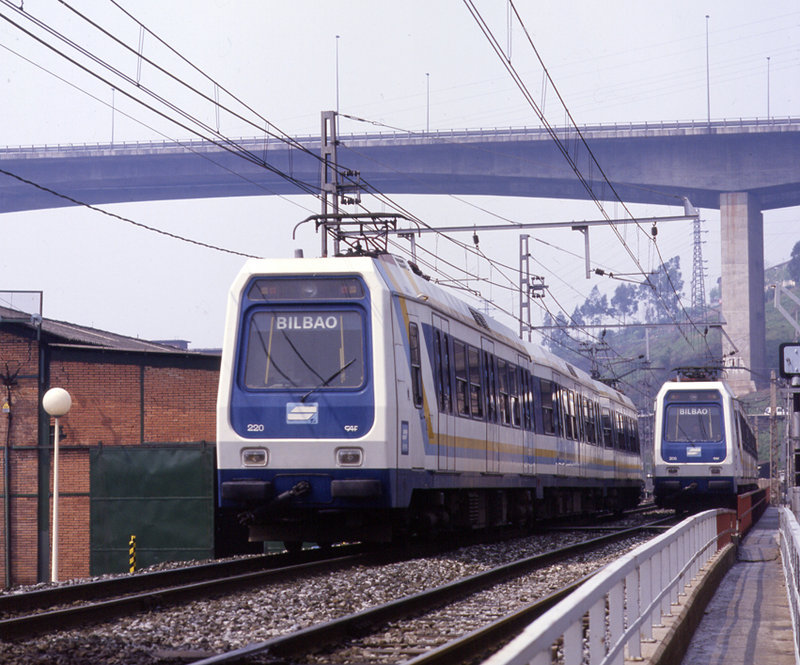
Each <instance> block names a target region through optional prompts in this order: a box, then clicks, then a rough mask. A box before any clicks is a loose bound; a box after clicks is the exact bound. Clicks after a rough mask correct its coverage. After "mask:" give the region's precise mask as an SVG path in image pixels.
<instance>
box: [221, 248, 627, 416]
mask: <svg viewBox="0 0 800 665" xmlns="http://www.w3.org/2000/svg"><path fill="white" fill-rule="evenodd" d="M350 271H355V272H361V273H365V274H366V273H373V274H377V275H380V276H381V278H382V279H383V281H384V282H385V283H386V284H387V285H388V287H389V289H390V290H391V291H392V292H393V293H397V294H400V295H403V296H405V297H407V298H410V299H414V300H420V301H423V302H425V303H427V304H428V305H429V306H431V307H433V308H435V309H438V310H439V311H441V312H442V314H443V315H446V316H449V317H451V318H454V319H458V320H460V321H462V322H463V323H466V324H467V325H470V326H472V327H475V328H478V329H481V328H483V329H485V330H487V331H490V332H491V333H492V337H494V339H496V340H499V341H501V342H503V343H504V344H506V345H508V346H509V347H511V348H514V349H516V350H517V351H518V352H519V353H520V354H522V355H524V356H527V357H529V358H530V359H531V360H532V361H533V362H534V363H536V364H537V365H540V366H543V367H549V368H551V369H553V370H556V371H558V372H559V373H561V374H562V375H563V376H565V377H572V378H574V379H576V380H578V381H581V382H583V383H586V384H590V385H592V386H593V387H594V389H595V390H597V392H599V393H600V394H602V395H604V396H606V397H607V398H608V399H613V400H617V401H623V402H626V403H629V404H630V405H631V406H632V403H631V402H630V400H629V398H628V397H626V396H625V395H624V394H623V393H621V392H620V391H618V390H616V389H614V388H612V387H610V386H609V385H607V384H605V383H602V382H601V381H597V380H596V379H593V378H592V377H591V376H590V375H589V374H588V373H587V372H585V371H584V370H582V369H580V368H579V367H575V366H574V365H572V364H571V363H569V362H567V361H566V360H564V359H563V358H560V357H559V356H557V355H555V354H553V353H551V352H549V351H547V350H546V349H544V348H543V347H541V346H540V345H538V344H534V343H532V342H525V341H523V340H521V339H520V338H519V337H518V336H517V334H516V333H515V332H514V331H512V330H511V328H509V327H508V326H506V325H505V324H503V323H501V322H500V321H497V320H496V319H493V318H492V317H491V316H489V315H488V314H485V313H483V312H480V311H478V310H477V309H475V308H474V307H473V306H471V305H470V304H469V303H466V302H464V301H463V300H461V299H460V298H458V297H457V296H456V295H455V294H453V293H451V292H450V291H448V290H446V289H444V288H442V287H441V286H439V285H438V284H437V283H436V282H435V281H433V280H431V279H429V278H428V277H427V276H425V275H424V274H423V273H422V272H421V271H420V270H419V268H418V267H417V266H416V265H414V264H413V263H411V262H410V261H407V260H406V259H404V258H402V257H399V256H395V255H393V254H380V255H378V256H375V257H371V256H348V257H341V256H339V257H327V258H308V259H306V258H287V259H249V260H248V261H247V262H246V263H245V265H244V267H243V268H242V272H241V273H240V275H239V278H238V279H237V280H236V282H235V284H234V287H233V288H234V291H236V290H238V289H241V288H243V286H244V283H245V282H246V281H247V280H248V279H249V278H250V276H252V275H255V274H276V273H277V274H292V273H294V274H309V273H314V274H326V273H327V274H337V273H338V274H341V273H343V272H350Z"/></svg>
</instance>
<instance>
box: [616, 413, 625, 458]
mask: <svg viewBox="0 0 800 665" xmlns="http://www.w3.org/2000/svg"><path fill="white" fill-rule="evenodd" d="M614 420H615V425H616V427H615V430H616V434H617V440H616V448H617V450H625V425H624V423H623V421H622V414H621V413H616V412H615V413H614Z"/></svg>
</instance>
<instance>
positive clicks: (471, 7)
mask: <svg viewBox="0 0 800 665" xmlns="http://www.w3.org/2000/svg"><path fill="white" fill-rule="evenodd" d="M463 2H464V4H465V5H466V7H467V9H468V11H469V12H470V14H471V15H472V17H473V18H474V19H475V21H476V23H477V24H478V26H479V28H480V29H481V31H482V32H483V34H484V36H485V37H486V38H487V40H488V41H489V44H490V45H491V47H492V49H493V50H494V51H495V53H496V55H497V56H498V58H499V59H500V60H501V62H502V64H503V66H504V67H505V68H506V70H507V71H508V73H509V74H510V75H511V77H512V79H513V80H514V82H515V84H516V86H517V87H518V89H519V90H520V92H522V94H523V97H524V98H525V100H526V101H527V102H528V104H529V105H530V106H531V108H532V109H533V110H534V112H535V113H536V115H537V117H538V118H539V120H540V122H541V123H542V125H543V126H544V127H545V128H546V129H547V131H548V133H549V134H550V136H551V138H552V139H553V141H554V142H555V144H556V146H557V148H558V150H559V151H560V152H561V154H562V155H563V156H564V158H565V160H566V161H567V163H568V164H569V165H570V168H572V170H573V172H574V173H575V175H576V177H577V178H578V180H579V181H580V182H581V184H582V185H583V186H584V188H585V190H586V192H587V193H588V194H589V196H590V198H591V199H592V200H593V201H594V202H595V203H596V205H597V206H598V209H599V210H600V211H601V213H602V214H603V216H604V217H606V219H610V217H609V216H608V213H607V212H606V210H605V208H604V207H603V205H602V203H601V202H600V200H599V198H598V197H597V195H596V194H595V192H594V190H593V188H592V187H591V185H590V183H589V181H588V180H587V179H586V178H585V177H584V175H583V174H582V172H581V170H580V169H579V167H578V165H577V164H576V163H575V161H574V159H573V158H572V156H571V155H570V151H569V150H568V149H567V147H566V146H565V145H564V143H563V141H562V140H561V139H560V138H559V136H558V133H557V132H556V130H555V129H554V128H553V126H552V125H551V124H550V122H549V121H548V120H547V118H546V116H545V114H544V112H543V111H542V110H541V108H540V107H539V105H538V104H537V102H536V100H535V99H534V98H533V96H532V94H531V93H530V91H529V90H528V88H527V86H526V85H525V82H524V80H523V79H522V77H521V75H520V74H519V73H518V72H517V70H516V68H515V67H514V66H513V65H512V63H511V60H510V59H509V58H507V57H506V56H505V54H504V52H503V49H502V47H501V45H500V44H499V41H498V40H497V38H496V36H495V35H494V33H493V32H492V30H491V28H490V27H489V25H488V24H487V23H486V21H485V19H484V18H483V16H482V15H481V13H480V11H479V10H478V9H477V7H476V6H475V4H474V2H473V0H463ZM508 2H509V5H510V7H511V8H512V10H513V12H514V15H515V16H516V17H517V21H518V22H519V24H520V26H521V27H522V29H523V31H524V33H525V36H526V38H527V40H528V44H529V46H530V47H531V49H532V50H533V52H534V54H535V55H536V58H537V60H538V61H539V64H540V66H541V67H542V71H543V76H545V77H546V79H547V81H548V82H549V83H550V85H551V86H552V88H553V90H554V92H555V93H556V95H557V96H558V99H559V101H560V102H561V107H562V108H563V110H564V112H565V114H566V117H567V118H568V120H569V122H570V126H571V127H572V128H573V129H574V130H575V132H576V135H577V139H576V141H580V143H581V145H582V146H583V147H584V148H585V150H586V153H587V155H588V156H589V158H590V166H591V167H592V168H596V169H597V170H598V172H599V173H600V175H601V177H602V179H603V181H604V182H605V183H606V184H607V185H608V187H609V191H610V192H612V193H613V195H614V198H615V199H616V200H617V201H618V202H619V203H620V204H621V205H622V207H623V208H624V209H625V211H626V212H627V213H628V215H630V217H631V219H633V220H634V221H635V219H636V218H635V217H634V215H632V214H631V212H630V210H629V209H628V208H627V206H626V205H625V203H624V202H623V201H622V199H621V198H620V197H619V195H618V194H617V192H616V189H615V188H614V186H613V184H612V183H611V182H610V181H609V179H608V178H607V176H606V174H605V172H604V171H603V170H602V168H601V166H600V164H599V163H598V162H597V159H596V158H595V156H594V153H593V152H592V150H591V149H590V148H589V146H588V144H587V143H586V141H585V139H584V137H583V134H582V132H581V131H580V128H579V127H578V125H577V123H576V122H575V121H574V118H573V117H572V115H571V113H570V112H569V109H568V107H567V106H566V104H565V103H564V100H563V98H562V97H561V94H560V93H559V91H558V88H557V87H556V85H555V82H554V81H553V80H552V78H551V77H550V74H549V72H548V70H547V67H546V66H545V64H544V61H543V60H542V58H541V56H540V55H539V52H538V50H537V49H536V46H535V45H534V43H533V40H532V39H531V37H530V33H529V32H528V30H527V27H526V26H525V24H524V21H523V20H522V17H521V16H520V15H519V13H518V11H517V9H516V6H515V5H514V3H513V0H508ZM609 225H610V226H611V228H612V229H613V230H614V232H615V233H616V234H617V237H618V239H619V240H620V242H621V243H622V245H623V247H624V248H625V249H626V251H627V252H628V254H629V256H630V257H631V259H632V260H633V262H634V264H635V265H636V266H637V267H638V269H639V271H640V273H641V274H642V276H643V278H644V279H645V280H646V281H647V282H648V283H649V282H650V279H649V276H648V274H647V271H645V270H644V268H643V267H642V265H641V263H640V262H639V259H638V258H637V257H636V255H635V254H634V253H633V251H632V250H631V249H630V247H629V246H628V244H627V243H626V242H625V240H624V238H622V236H621V234H620V233H619V230H618V229H617V228H616V225H614V224H609ZM637 227H639V230H640V231H641V232H642V233H646V232H645V231H644V229H642V228H641V225H639V224H638V223H637ZM652 241H653V244H654V246H655V247H656V251H657V252H658V254H659V256H660V251H659V250H658V248H657V245H656V243H655V237H653V238H652ZM661 262H662V265H663V258H662V261H661ZM665 274H666V277H667V281H668V283H669V285H670V287H671V289H672V291H673V292H674V294H675V297H676V302H677V303H678V305H679V306H680V308H681V309H682V310H683V313H684V315H685V316H686V318H687V320H688V321H689V322H690V323H693V321H692V318H691V316H690V315H689V313H688V312H687V311H686V309H685V308H684V306H683V303H682V301H681V299H680V295H679V294H678V292H677V289H676V288H675V285H674V284H673V283H672V279H671V277H670V275H669V273H666V271H665ZM651 287H653V285H652V284H651ZM653 288H654V287H653ZM654 290H655V289H654ZM656 295H657V297H658V298H659V299H660V300H662V304H663V306H664V310H665V312H666V313H667V314H668V316H670V317H671V318H673V321H675V322H676V323H677V321H676V320H675V318H674V315H673V313H672V311H671V309H670V307H669V306H668V305H667V303H666V302H664V301H663V297H662V296H661V294H660V293H658V292H656ZM695 328H697V326H695ZM678 330H679V332H680V334H681V335H682V336H683V338H684V339H685V341H686V342H687V344H689V346H692V344H691V341H690V340H689V338H688V336H687V335H686V333H684V332H683V330H681V329H680V328H678Z"/></svg>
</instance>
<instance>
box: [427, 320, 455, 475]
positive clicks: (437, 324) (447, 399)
mask: <svg viewBox="0 0 800 665" xmlns="http://www.w3.org/2000/svg"><path fill="white" fill-rule="evenodd" d="M451 346H452V345H451V340H450V322H449V321H448V320H447V319H443V318H442V317H441V316H438V315H437V314H434V315H433V365H434V367H433V370H434V377H435V381H436V403H437V407H438V409H437V414H438V415H437V427H436V449H437V453H436V454H437V458H438V462H437V468H438V469H439V470H440V471H455V469H456V445H455V444H456V442H455V438H456V436H455V435H456V431H455V430H456V422H455V421H456V418H455V416H454V415H453V379H452V377H453V372H452V369H453V368H452V349H451Z"/></svg>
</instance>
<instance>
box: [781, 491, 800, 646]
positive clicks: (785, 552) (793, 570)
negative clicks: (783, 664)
mask: <svg viewBox="0 0 800 665" xmlns="http://www.w3.org/2000/svg"><path fill="white" fill-rule="evenodd" d="M779 515H780V534H781V538H780V540H781V561H782V564H783V576H784V578H785V579H786V591H787V593H788V596H789V613H790V614H791V616H792V632H793V633H794V650H795V657H797V654H798V653H800V633H798V621H800V524H798V523H797V518H796V517H795V515H794V513H793V512H792V511H791V509H790V508H789V507H787V506H780V512H779Z"/></svg>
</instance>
